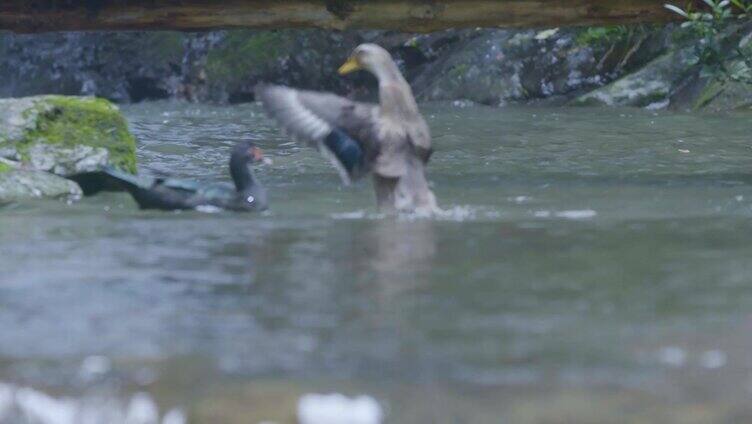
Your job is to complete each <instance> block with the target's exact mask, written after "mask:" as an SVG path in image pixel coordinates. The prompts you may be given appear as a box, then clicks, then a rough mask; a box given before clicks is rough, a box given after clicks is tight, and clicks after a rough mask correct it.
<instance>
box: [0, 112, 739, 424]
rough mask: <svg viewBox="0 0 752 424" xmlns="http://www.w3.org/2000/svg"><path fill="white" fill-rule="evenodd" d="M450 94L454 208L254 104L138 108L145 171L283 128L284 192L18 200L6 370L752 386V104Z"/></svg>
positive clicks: (131, 381)
mask: <svg viewBox="0 0 752 424" xmlns="http://www.w3.org/2000/svg"><path fill="white" fill-rule="evenodd" d="M425 110H426V112H427V115H428V117H429V120H430V123H431V126H432V129H433V132H434V134H435V135H436V141H435V144H436V146H437V153H436V155H435V157H434V158H433V159H432V163H431V166H430V167H429V172H430V179H431V180H432V182H433V184H434V189H435V192H436V194H437V197H438V199H439V203H440V205H441V206H442V207H443V208H444V209H445V210H446V211H447V212H446V213H445V214H443V215H441V216H438V217H436V218H433V219H424V218H418V217H409V216H403V217H397V218H395V217H383V216H380V215H378V214H377V213H376V211H375V210H374V200H373V198H372V190H371V188H370V185H369V183H368V182H363V183H362V184H356V185H355V186H354V187H341V185H340V184H339V181H338V177H337V175H336V172H334V171H333V170H332V169H330V167H329V165H328V164H327V163H326V161H324V160H322V159H321V158H319V157H318V155H317V154H316V152H314V151H312V150H311V149H306V148H302V147H300V146H298V145H296V144H294V143H290V142H289V141H288V140H287V139H285V138H284V137H283V136H282V135H280V134H279V132H278V131H277V130H276V128H274V126H273V124H272V123H271V122H270V121H268V120H267V119H265V118H264V117H263V115H262V114H261V113H260V111H259V109H258V108H257V107H255V106H253V105H243V106H234V107H211V106H197V105H187V104H176V103H146V104H140V105H133V106H128V107H127V108H126V110H125V111H126V114H127V115H128V117H129V119H130V121H131V124H132V128H133V130H134V132H135V133H136V134H137V136H138V138H139V152H138V154H139V161H140V169H141V170H142V171H143V172H152V173H156V172H170V173H173V174H176V175H178V176H181V177H195V178H200V179H206V180H221V179H225V178H227V170H226V162H227V155H228V152H229V149H230V147H231V146H232V145H233V143H235V142H236V141H237V140H241V139H247V138H250V139H253V140H255V141H256V142H258V143H259V144H260V145H261V146H262V147H263V148H264V149H265V151H266V154H267V156H270V157H272V158H273V160H274V165H273V166H269V167H264V168H262V169H260V170H259V177H260V178H261V179H263V181H264V182H265V183H266V184H267V185H268V186H269V189H270V202H271V210H270V211H269V212H268V213H264V214H255V215H242V214H231V213H222V214H202V213H161V212H141V211H138V210H137V209H136V208H135V205H134V204H133V202H132V201H131V199H130V198H129V197H128V196H126V195H124V194H119V193H108V194H104V195H101V196H97V197H94V198H88V199H85V200H83V201H82V202H81V203H79V204H75V205H71V206H64V205H60V204H58V203H55V202H32V203H27V204H21V205H13V206H10V207H6V208H3V209H2V210H0V219H1V220H2V225H0V270H2V274H0V301H1V302H2V308H0V331H2V335H3V341H2V343H0V380H3V381H14V382H18V383H22V384H30V385H34V386H40V385H41V386H53V388H55V389H62V390H69V391H77V390H82V387H87V383H86V382H83V381H81V380H80V377H79V376H78V369H79V367H80V363H81V361H82V360H83V359H84V358H86V357H89V356H91V355H103V356H106V357H109V358H112V360H113V361H114V364H115V365H114V368H113V371H112V375H110V374H108V378H107V379H105V381H107V384H113V385H115V386H117V387H120V388H122V389H123V390H126V391H127V390H130V389H134V390H135V389H143V388H144V387H147V388H149V389H150V390H152V391H154V392H155V393H156V395H157V396H158V397H159V398H160V399H165V402H166V404H165V405H163V406H164V407H172V406H174V405H178V406H179V405H181V403H183V402H186V401H185V399H186V398H187V397H186V396H193V398H192V399H194V400H195V401H196V402H197V404H201V405H203V404H204V400H206V399H212V401H211V402H209V401H208V400H206V402H208V403H212V404H217V402H219V403H222V402H227V403H228V404H232V405H234V406H232V408H237V409H238V410H243V407H244V406H243V405H245V403H244V401H243V399H246V397H244V396H250V397H253V396H257V395H258V396H259V398H264V399H265V398H266V397H267V396H270V395H269V394H268V392H266V391H265V390H270V391H275V390H277V389H278V388H279V386H277V385H281V386H283V387H285V388H284V389H279V390H280V391H281V392H285V393H288V394H289V393H295V394H296V396H297V395H299V394H301V393H300V392H302V391H305V390H340V389H342V390H344V389H346V388H350V389H351V388H352V387H351V386H348V384H353V385H356V386H357V388H358V390H360V391H366V392H371V391H372V392H374V395H378V396H381V397H382V398H385V399H388V400H389V402H391V403H392V405H393V406H394V408H396V409H393V413H397V412H395V410H396V411H402V412H404V413H408V412H407V411H413V412H415V410H416V409H417V410H420V412H415V413H416V414H417V415H415V416H421V417H426V415H425V414H426V413H428V412H427V410H430V409H431V408H433V407H436V404H443V405H444V407H445V408H448V409H449V410H451V408H450V405H451V406H456V407H457V408H459V409H463V408H468V409H478V408H480V409H482V410H483V411H476V413H478V414H486V413H487V414H488V416H494V414H492V413H491V412H489V411H495V410H497V409H498V408H500V407H501V406H499V405H501V404H500V403H498V402H496V401H495V400H491V399H492V398H493V399H496V397H494V396H497V395H498V396H500V397H503V398H505V399H512V398H514V397H510V396H508V395H509V394H510V393H514V394H515V396H521V395H522V394H524V393H523V392H524V390H531V391H532V392H535V393H536V396H538V395H540V396H538V397H541V398H544V399H548V397H547V396H548V395H547V394H545V393H544V392H545V390H546V389H548V388H551V387H558V386H564V387H576V388H578V389H582V390H589V388H592V387H601V386H607V387H612V388H616V390H625V391H632V390H638V391H645V390H649V391H650V392H651V393H662V394H672V395H677V396H678V397H679V398H680V399H684V400H692V401H693V400H695V399H697V398H702V399H708V398H711V399H712V398H713V397H714V396H720V395H718V394H721V393H722V394H723V396H728V392H735V393H741V394H746V393H747V392H748V390H749V388H748V385H746V386H745V384H746V383H744V381H746V380H745V378H742V375H743V372H740V370H744V369H746V368H745V367H746V366H747V365H746V364H747V362H748V361H747V360H746V359H741V358H742V357H744V356H745V355H743V354H739V352H746V351H747V349H748V348H749V347H752V344H751V343H750V339H749V338H748V337H746V336H745V330H744V329H745V328H746V327H745V321H744V320H745V316H747V315H748V314H749V311H751V310H752V277H750V276H752V262H750V261H749V258H750V257H752V245H750V244H749V236H748V235H749V234H750V233H751V232H752V219H751V218H752V184H750V183H752V177H751V176H752V171H750V169H752V168H751V166H752V148H751V147H750V146H752V145H750V139H749V134H750V133H751V132H752V121H750V120H749V119H746V118H744V117H738V116H697V115H682V114H667V113H655V112H645V111H639V110H638V111H635V110H628V111H624V110H590V109H572V110H569V109H550V110H547V109H514V108H508V109H491V108H483V107H472V108H462V109H457V108H452V107H448V106H444V105H427V106H425ZM677 352H680V354H677ZM708 352H711V353H708ZM677 355H678V356H677ZM680 357H681V358H680ZM677 358H679V359H681V360H678V359H677ZM682 358H683V359H682ZM703 358H704V359H703ZM718 358H723V361H720V362H719V359H718ZM719 363H721V365H717V364H719ZM677 364H678V365H677ZM703 364H704V365H703ZM707 364H711V365H712V364H716V365H717V366H715V365H714V366H711V367H708V366H707ZM144 375H148V376H150V377H149V378H143V376H144ZM257 379H265V381H266V383H265V385H264V388H265V389H263V390H261V389H259V390H261V392H262V393H259V392H257V391H254V389H253V388H249V387H246V384H250V385H251V386H253V384H252V382H254V381H257ZM196 381H202V382H205V383H206V384H205V386H206V387H205V389H202V391H199V392H198V393H197V392H196V390H195V389H193V387H194V386H195V385H196ZM317 381H319V382H323V381H329V382H332V381H333V382H334V383H327V384H324V383H321V384H322V386H317V384H316V383H315V382H317ZM344 381H349V382H350V383H344ZM356 382H357V383H356ZM412 385H415V386H412ZM698 385H701V386H703V387H705V390H704V391H700V392H698V391H697V390H696V387H697V386H698ZM202 386H203V385H202ZM324 386H325V388H322V387H324ZM429 386H430V387H432V388H433V389H432V390H434V389H435V391H432V390H427V389H426V387H429ZM228 387H232V388H234V389H233V390H237V392H232V393H230V394H228V392H227V390H229V389H227V388H228ZM411 387H420V388H421V389H420V390H425V392H424V393H423V394H421V395H420V396H422V397H420V399H416V398H414V397H416V396H418V395H417V394H416V392H415V391H413V390H412V389H411ZM442 387H443V388H446V387H449V388H450V389H446V390H445V389H442ZM523 388H524V390H523V392H520V390H522V389H523ZM732 388H733V389H732ZM480 390H484V391H483V392H482V393H483V395H480V393H481V392H477V391H480ZM485 390H492V391H493V393H494V395H493V396H491V395H490V394H489V392H485ZM497 390H499V391H500V392H499V391H497ZM447 392H449V393H447ZM239 393H245V394H246V395H243V396H241V395H240V394H239ZM473 393H475V394H476V395H478V396H480V397H478V396H473ZM352 394H357V392H355V393H352ZM411 396H413V397H412V398H411ZM483 396H488V397H486V398H484V397H483ZM578 396H580V395H579V394H578V395H574V399H575V400H574V401H573V402H575V403H577V402H580V403H578V404H584V403H587V402H585V401H581V398H584V399H587V398H588V396H590V395H588V394H585V395H582V396H581V397H578ZM631 396H632V395H630V397H629V399H630V400H629V401H628V402H627V403H629V402H631V401H632V400H634V398H633V397H631ZM216 397H220V398H222V399H217V398H216ZM235 397H237V398H238V399H239V400H238V402H234V401H233V399H235ZM637 397H639V396H637ZM450 398H451V400H450ZM471 398H472V400H470V399H471ZM554 398H555V400H556V402H564V401H563V400H562V399H561V398H560V397H557V396H554ZM400 399H402V402H400ZM409 399H414V400H415V405H414V406H409V405H407V404H408V403H410V402H409ZM437 399H440V401H437ZM483 399H485V400H483ZM567 399H569V398H567ZM618 399H619V400H613V402H614V403H613V404H614V405H621V403H620V402H622V400H623V399H622V398H618ZM726 399H728V397H727V398H726ZM570 400H571V399H570ZM467 402H469V403H467ZM531 402H533V401H532V400H531ZM608 402H611V400H609V401H608ZM533 403H535V402H533ZM565 403H566V402H565ZM254 405H257V404H254ZM467 405H472V406H467ZM516 405H519V406H515V408H512V409H506V410H507V411H517V412H514V413H515V414H516V413H518V412H519V413H520V414H523V415H524V414H526V413H525V412H524V411H522V412H520V410H523V409H524V408H525V406H524V405H526V403H525V402H522V403H517V404H516ZM567 405H568V404H567ZM609 405H610V404H609ZM197 408H198V407H197ZM411 408H412V409H411ZM484 408H485V409H484ZM531 408H532V407H531ZM199 409H200V408H199ZM209 409H210V410H207V411H204V410H202V411H194V413H195V414H197V416H214V415H212V413H213V412H211V411H213V409H211V408H209ZM566 409H567V407H564V406H562V408H561V410H566ZM556 411H559V409H556ZM557 413H558V412H556V413H552V414H554V415H556V414H557ZM201 414H206V415H201ZM398 415H399V414H398ZM541 419H546V416H543V418H541ZM206 421H207V422H212V420H210V419H208V418H207V420H206ZM215 421H216V420H215ZM241 422H242V421H241ZM404 422H410V421H409V420H405V421H404ZM414 422H421V421H420V420H416V421H414ZM422 422H426V421H425V420H424V421H422ZM518 422H519V421H518ZM531 422H534V421H531Z"/></svg>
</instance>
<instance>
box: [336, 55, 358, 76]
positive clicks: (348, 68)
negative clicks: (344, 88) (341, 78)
mask: <svg viewBox="0 0 752 424" xmlns="http://www.w3.org/2000/svg"><path fill="white" fill-rule="evenodd" d="M358 69H360V63H358V60H357V59H355V58H354V57H351V58H349V59H347V62H345V63H343V64H342V66H340V67H339V69H338V70H337V72H339V74H340V75H345V74H349V73H350V72H354V71H357V70H358Z"/></svg>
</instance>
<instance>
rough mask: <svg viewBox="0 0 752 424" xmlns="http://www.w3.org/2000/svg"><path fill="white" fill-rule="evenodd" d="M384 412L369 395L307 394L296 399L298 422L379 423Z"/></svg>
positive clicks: (326, 423) (309, 423)
mask: <svg viewBox="0 0 752 424" xmlns="http://www.w3.org/2000/svg"><path fill="white" fill-rule="evenodd" d="M383 419H384V414H383V412H382V410H381V406H380V405H379V403H378V402H377V401H376V400H375V399H374V398H372V397H370V396H357V397H354V398H349V397H347V396H344V395H341V394H339V393H332V394H327V395H321V394H315V393H311V394H307V395H304V396H302V397H301V398H300V400H298V423H299V424H380V423H381V422H383Z"/></svg>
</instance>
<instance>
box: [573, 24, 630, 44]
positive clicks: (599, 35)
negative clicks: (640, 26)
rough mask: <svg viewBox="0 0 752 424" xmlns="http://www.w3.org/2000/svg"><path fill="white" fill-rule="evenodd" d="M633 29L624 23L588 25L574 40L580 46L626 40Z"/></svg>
mask: <svg viewBox="0 0 752 424" xmlns="http://www.w3.org/2000/svg"><path fill="white" fill-rule="evenodd" d="M632 31H633V29H631V28H630V27H627V26H625V25H616V26H603V27H589V28H587V29H586V30H584V31H582V32H581V33H580V34H579V35H577V38H576V39H575V42H576V43H577V44H578V45H580V46H599V45H600V46H602V45H607V44H615V43H619V42H622V41H626V40H628V39H629V38H630V37H631V33H632Z"/></svg>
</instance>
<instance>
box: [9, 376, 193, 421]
mask: <svg viewBox="0 0 752 424" xmlns="http://www.w3.org/2000/svg"><path fill="white" fill-rule="evenodd" d="M186 422H187V419H186V417H185V414H184V413H183V412H182V411H181V410H179V409H172V410H170V411H168V412H167V413H166V414H165V415H164V417H163V418H162V419H161V420H160V417H159V408H158V407H157V404H156V402H154V399H153V398H152V397H151V396H150V395H149V394H147V393H143V392H142V393H136V394H135V395H133V396H132V397H131V398H130V400H128V401H127V402H125V401H123V400H122V399H118V398H116V397H114V396H113V397H103V396H84V397H81V398H73V397H54V396H50V395H48V394H47V393H44V392H42V391H40V390H36V389H33V388H30V387H20V386H15V385H12V384H5V383H1V382H0V423H13V424H81V423H86V424H185V423H186Z"/></svg>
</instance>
